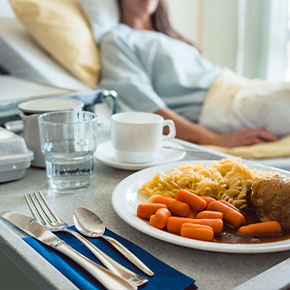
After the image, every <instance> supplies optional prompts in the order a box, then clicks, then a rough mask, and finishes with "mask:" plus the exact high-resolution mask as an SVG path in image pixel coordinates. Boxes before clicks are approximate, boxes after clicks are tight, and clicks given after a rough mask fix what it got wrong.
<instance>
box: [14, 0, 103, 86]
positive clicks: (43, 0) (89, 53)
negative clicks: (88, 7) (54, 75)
mask: <svg viewBox="0 0 290 290" xmlns="http://www.w3.org/2000/svg"><path fill="white" fill-rule="evenodd" d="M10 3H11V5H12V7H13V9H14V11H15V13H16V15H17V16H18V18H19V20H20V21H21V22H22V23H23V24H24V25H25V27H26V29H27V30H28V32H29V33H30V34H31V35H32V37H33V38H34V39H35V41H36V42H37V43H38V44H39V45H40V46H41V47H42V48H43V49H44V50H45V51H46V52H47V53H48V54H50V55H51V56H52V57H53V58H54V59H55V60H57V61H58V62H59V63H60V64H61V65H62V66H63V67H64V68H66V69H67V70H68V71H69V72H70V73H71V74H72V75H74V76H75V77H76V78H78V79H79V80H80V81H82V82H83V83H85V84H86V85H88V86H90V87H95V86H96V84H97V81H98V77H99V74H100V68H101V64H100V60H99V54H98V50H97V46H96V43H95V41H94V39H93V36H92V33H91V29H90V26H89V24H88V23H87V20H86V18H85V16H84V15H83V14H82V11H81V8H80V7H79V4H78V1H77V0H10Z"/></svg>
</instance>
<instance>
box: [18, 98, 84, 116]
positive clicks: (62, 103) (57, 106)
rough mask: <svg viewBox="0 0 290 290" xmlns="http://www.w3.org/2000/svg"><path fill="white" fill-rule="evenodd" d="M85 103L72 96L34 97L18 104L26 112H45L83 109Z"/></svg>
mask: <svg viewBox="0 0 290 290" xmlns="http://www.w3.org/2000/svg"><path fill="white" fill-rule="evenodd" d="M83 106H84V103H83V102H81V101H79V100H76V99H70V98H41V99H34V100H30V101H27V102H24V103H21V104H19V105H18V108H19V109H20V110H21V111H23V112H25V113H45V112H53V111H65V110H73V109H77V108H78V109H82V107H83Z"/></svg>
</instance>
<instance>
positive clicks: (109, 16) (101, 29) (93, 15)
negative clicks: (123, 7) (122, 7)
mask: <svg viewBox="0 0 290 290" xmlns="http://www.w3.org/2000/svg"><path fill="white" fill-rule="evenodd" d="M79 3H80V6H81V8H82V9H83V11H84V13H85V15H86V16H87V18H88V20H89V22H90V24H91V27H92V30H93V35H94V38H95V40H96V41H97V42H99V41H100V39H101V38H102V37H103V36H104V35H105V34H106V33H108V32H110V31H111V30H112V29H113V28H114V27H115V26H116V25H117V24H118V23H119V20H120V13H119V7H118V3H117V0H79Z"/></svg>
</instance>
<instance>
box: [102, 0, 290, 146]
mask: <svg viewBox="0 0 290 290" xmlns="http://www.w3.org/2000/svg"><path fill="white" fill-rule="evenodd" d="M118 3H119V6H120V13H121V23H120V24H119V25H118V26H117V27H116V28H115V29H113V31H111V32H110V33H109V34H107V35H106V36H105V37H104V38H103V39H102V41H101V58H102V63H103V72H102V78H101V82H100V86H102V87H105V88H107V89H114V90H116V91H117V92H118V94H119V101H120V105H121V106H122V107H123V109H126V108H127V109H130V110H134V111H147V112H155V113H157V114H159V115H161V116H163V117H164V118H165V119H172V120H173V121H174V122H175V125H176V129H177V137H178V138H180V139H183V140H187V141H191V142H194V143H198V144H212V145H219V146H226V147H235V146H242V145H251V144H258V143H263V142H270V141H276V140H277V139H278V138H277V137H276V136H278V137H280V136H283V135H286V134H288V133H289V132H290V113H289V114H288V113H287V115H285V116H284V117H283V116H282V117H281V118H285V117H286V119H278V123H277V122H276V121H277V120H276V118H277V116H278V115H279V114H281V110H280V111H277V110H276V107H275V106H276V105H279V104H278V103H279V100H278V101H274V102H273V100H272V98H273V86H272V85H269V84H266V86H263V84H265V83H264V82H262V81H250V80H246V79H243V78H241V77H238V76H236V78H235V77H233V76H234V75H235V74H234V73H232V74H231V73H229V71H227V70H224V69H223V68H221V67H220V66H219V65H216V64H213V63H211V62H209V61H208V60H206V59H205V58H204V57H203V56H202V54H201V53H200V51H199V49H198V48H197V47H195V45H194V44H191V43H189V42H188V41H186V40H185V39H183V38H182V37H181V36H180V35H179V34H178V33H177V32H176V31H174V30H173V29H172V27H171V25H170V23H169V19H168V14H167V8H166V6H165V2H164V1H163V0H119V1H118ZM225 76H227V78H228V79H231V77H233V79H234V81H233V83H234V89H233V88H232V87H231V86H230V87H229V88H231V90H232V91H234V92H235V93H234V97H233V96H232V95H231V94H229V90H227V89H223V90H222V88H224V86H223V80H224V79H225ZM219 84H220V85H219ZM215 87H218V89H217V90H215V91H211V89H213V88H215ZM243 88H246V90H243ZM249 88H250V89H249ZM261 88H263V89H262V92H261V90H260V91H259V94H258V95H259V96H257V99H258V100H260V101H261V100H262V101H261V102H260V105H261V106H256V107H255V105H254V104H253V99H254V100H255V101H254V103H255V102H256V99H255V98H256V96H253V93H252V92H253V91H255V89H258V90H259V89H261ZM265 88H266V93H265ZM274 88H275V86H274ZM284 89H285V88H284ZM286 90H288V91H289V92H290V90H289V87H288V86H287V85H286ZM241 91H243V92H244V94H243V95H246V98H244V99H243V98H242V99H241V96H240V95H239V93H240V92H241ZM274 91H275V89H274ZM249 92H250V94H251V98H247V96H248V95H249ZM219 93H222V94H226V95H227V98H225V96H224V95H223V96H220V97H223V98H224V99H223V98H221V99H220V100H218V101H217V102H216V94H219ZM209 94H211V95H212V100H213V101H211V104H210V105H207V106H206V107H208V108H209V110H205V113H203V109H204V106H205V100H206V97H207V98H209V96H208V95H209ZM268 96H269V98H268V99H267V100H269V101H267V102H265V103H264V100H265V98H267V97H268ZM288 96H289V97H288ZM274 97H275V96H274ZM237 99H238V100H239V102H240V103H241V104H244V106H243V108H245V107H246V109H243V110H244V111H245V112H246V115H248V114H249V118H247V120H241V119H243V118H241V117H240V116H239V112H233V110H232V108H233V107H234V105H235V103H236V101H237ZM209 100H210V99H209ZM243 100H250V101H249V103H250V104H251V105H249V106H248V105H247V103H245V101H243ZM223 101H224V102H226V103H221V102H223ZM212 102H216V103H212ZM283 102H284V103H283V105H282V108H284V109H285V108H286V107H288V108H290V94H288V95H287V96H286V98H285V97H284V98H283ZM266 103H267V104H266ZM267 106H268V107H267ZM271 106H274V107H271ZM253 107H255V108H256V110H258V112H257V111H253V110H252V108H253ZM269 108H270V109H269ZM269 110H273V112H274V113H275V116H274V117H273V118H272V117H271V116H272V115H273V114H268V112H269ZM285 110H286V109H285ZM206 111H207V113H206ZM286 111H287V112H290V110H289V109H288V110H286ZM229 112H230V113H229ZM201 114H203V116H201ZM211 114H213V115H212V116H211ZM215 114H216V118H215ZM230 115H231V116H230ZM269 115H271V116H269ZM201 117H202V118H201ZM268 117H269V118H270V119H267V118H268ZM271 118H272V119H271ZM201 119H202V120H205V121H203V122H200V120H201ZM207 119H211V120H212V121H211V124H209V125H208V126H207V121H206V120H207ZM225 120H226V121H225ZM272 120H274V121H275V122H276V123H277V125H275V126H274V128H273V126H272V125H271V123H272ZM269 124H270V126H268V125H269ZM281 124H283V126H282V127H283V128H285V130H284V129H282V130H281V126H280V125H281ZM271 126H272V127H271ZM268 128H271V132H270V131H269V129H268ZM284 131H285V132H284Z"/></svg>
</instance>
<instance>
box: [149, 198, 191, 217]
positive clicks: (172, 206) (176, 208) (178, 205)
mask: <svg viewBox="0 0 290 290" xmlns="http://www.w3.org/2000/svg"><path fill="white" fill-rule="evenodd" d="M149 201H150V202H152V203H163V204H165V205H167V207H168V208H169V210H170V211H171V213H172V214H173V215H177V216H184V217H185V216H188V215H189V212H190V207H189V205H188V204H187V203H185V202H182V201H178V200H176V199H174V198H171V197H166V196H163V195H155V196H151V198H150V199H149Z"/></svg>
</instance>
